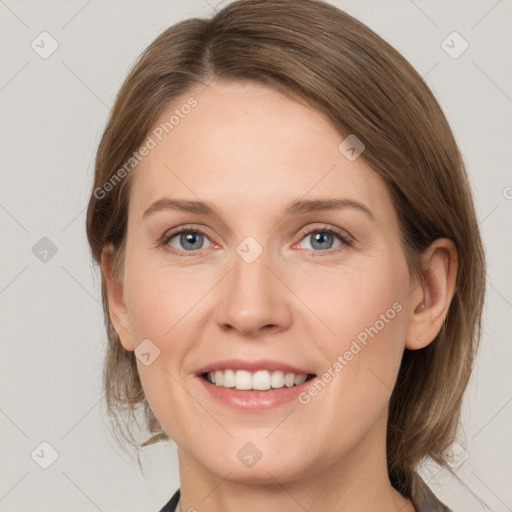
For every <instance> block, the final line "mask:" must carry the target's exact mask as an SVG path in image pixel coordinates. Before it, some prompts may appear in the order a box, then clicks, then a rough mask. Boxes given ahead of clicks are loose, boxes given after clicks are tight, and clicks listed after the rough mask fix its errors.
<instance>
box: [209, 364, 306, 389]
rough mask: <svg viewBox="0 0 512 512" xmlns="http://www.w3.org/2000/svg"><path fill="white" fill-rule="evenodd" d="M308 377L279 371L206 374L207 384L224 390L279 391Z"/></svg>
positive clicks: (229, 371) (234, 371) (231, 371)
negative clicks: (209, 383)
mask: <svg viewBox="0 0 512 512" xmlns="http://www.w3.org/2000/svg"><path fill="white" fill-rule="evenodd" d="M307 378H308V375H307V374H305V373H303V374H297V375H296V374H295V373H291V372H289V373H284V372H282V371H281V370H276V371H273V372H271V371H268V370H258V371H257V372H254V373H251V372H248V371H247V370H231V369H229V370H216V371H214V372H209V373H208V374H207V380H208V382H211V383H212V384H215V385H216V386H222V387H224V388H236V389H240V390H250V389H254V390H258V391H266V390H267V389H271V388H273V389H279V388H283V387H285V386H286V387H287V388H291V387H292V386H298V385H300V384H302V383H304V382H306V379H307Z"/></svg>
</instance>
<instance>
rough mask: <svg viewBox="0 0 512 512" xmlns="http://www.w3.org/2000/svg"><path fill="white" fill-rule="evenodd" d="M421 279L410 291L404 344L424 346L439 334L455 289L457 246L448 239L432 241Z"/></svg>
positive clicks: (414, 347)
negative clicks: (409, 306)
mask: <svg viewBox="0 0 512 512" xmlns="http://www.w3.org/2000/svg"><path fill="white" fill-rule="evenodd" d="M423 264H424V279H423V282H422V283H420V284H417V285H416V287H415V289H414V290H413V291H412V292H411V294H410V295H411V311H412V312H411V316H410V318H409V323H408V326H407V334H406V340H405V347H406V348H408V349H410V350H417V349H420V348H424V347H426V346H427V345H428V344H429V343H431V342H432V341H433V340H434V339H435V337H436V336H437V335H438V334H439V331H440V330H441V328H442V326H443V323H444V321H445V319H446V316H447V314H448V310H449V307H450V303H451V300H452V298H453V294H454V292H455V283H456V277H457V265H458V263H457V249H456V247H455V244H454V243H453V242H452V241H451V240H449V239H447V238H439V239H437V240H435V241H434V242H433V243H432V244H431V245H430V247H429V248H428V249H427V251H425V255H424V262H423Z"/></svg>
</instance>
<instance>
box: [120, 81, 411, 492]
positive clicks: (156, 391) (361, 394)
mask: <svg viewBox="0 0 512 512" xmlns="http://www.w3.org/2000/svg"><path fill="white" fill-rule="evenodd" d="M191 97H193V98H194V100H195V101H196V102H197V104H195V103H194V101H193V100H190V98H191ZM187 102H188V103H187ZM185 104H189V105H190V104H194V105H195V106H193V108H181V107H182V106H183V105H185ZM176 109H178V113H176V112H175V110H176ZM185 112H187V113H185ZM173 114H176V115H177V116H178V117H179V121H178V122H176V119H177V118H176V117H175V118H174V119H173V121H172V129H170V128H169V126H170V124H168V125H167V131H168V132H169V133H168V134H166V133H165V130H163V129H162V127H161V123H165V122H168V121H169V119H170V117H171V116H172V115H173ZM159 126H160V129H159V130H158V127H159ZM155 134H158V135H159V136H157V135H155ZM150 136H151V137H152V140H153V142H154V143H155V144H153V143H152V142H150V143H149V144H148V146H155V147H152V148H150V149H149V151H148V154H147V156H145V157H144V158H143V160H142V161H141V163H140V164H139V165H138V167H137V169H136V170H134V171H133V172H134V173H135V174H134V176H132V177H133V178H134V181H133V183H132V185H133V186H132V189H131V196H130V203H129V215H128V233H127V245H126V258H125V265H124V273H123V288H122V292H123V297H124V303H122V304H118V307H116V305H115V304H111V311H114V315H115V316H116V317H117V319H118V320H119V322H121V325H124V327H123V328H121V329H118V330H119V334H120V336H121V340H122V343H123V346H124V347H125V348H126V349H128V350H134V349H136V355H137V366H138V371H139V373H140V378H141V381H142V384H143V387H144V392H145V394H146V397H147V400H148V402H149V403H150V405H151V408H152V410H153V412H154V414H155V416H156V417H157V419H158V420H159V421H160V423H161V425H162V427H163V429H164V430H165V431H166V432H167V434H168V435H169V436H170V437H171V438H172V439H173V440H174V441H175V442H176V443H177V445H178V447H179V453H180V459H181V458H184V459H185V458H186V459H187V460H188V461H189V462H190V464H195V465H196V466H197V467H199V468H202V469H203V470H205V471H209V472H212V473H214V474H215V475H219V476H222V477H225V476H226V475H227V474H228V473H229V479H230V480H238V481H251V482H253V483H256V482H258V481H261V482H265V481H273V479H276V480H277V481H279V482H281V483H283V482H285V481H291V480H295V479H298V478H306V477H308V476H310V475H311V474H313V473H314V472H319V471H320V470H321V469H324V468H326V467H330V466H332V465H333V464H335V463H339V462H340V461H342V462H343V463H344V464H345V466H346V467H350V464H351V463H352V462H351V461H353V459H354V457H355V456H356V455H357V459H358V460H366V459H365V457H366V458H367V459H368V458H369V459H371V458H372V457H374V454H375V453H378V457H379V460H381V459H382V457H385V449H384V447H385V444H384V443H385V430H386V420H387V405H388V402H389V398H390V395H391V391H392V388H393V386H394V383H395V379H396V376H397V372H398V368H399V365H400V360H401V357H402V353H403V350H404V343H405V337H406V329H407V323H408V316H410V311H411V308H412V304H410V301H411V295H410V292H411V290H413V289H414V287H415V283H414V282H413V281H412V280H411V278H410V276H409V272H408V268H407V265H406V261H405V257H404V253H403V250H402V247H401V243H400V236H399V225H398V220H397V216H396V213H395V211H394V207H393V204H392V201H391V198H390V195H389V193H388V191H387V189H386V187H385V185H384V182H383V180H382V179H381V178H380V177H379V176H378V175H377V174H376V173H375V172H374V171H372V170H371V169H370V167H369V166H368V165H367V164H366V163H365V161H364V160H363V158H356V157H357V151H358V150H360V149H361V148H360V147H359V146H357V145H356V146H355V147H354V146H353V138H349V140H348V141H346V142H345V143H344V144H343V145H342V146H341V149H340V144H341V143H342V141H343V140H344V137H343V136H341V135H340V134H339V133H338V132H337V131H336V130H335V129H334V128H333V127H332V126H331V125H330V124H329V123H328V122H327V120H326V119H325V118H324V117H323V116H322V115H321V114H319V113H318V112H317V111H315V110H312V109H311V108H309V107H305V106H303V105H301V104H299V103H297V102H296V101H294V100H292V99H290V98H288V97H286V96H284V95H281V94H280V93H278V92H276V91H274V90H273V89H270V88H267V87H265V86H263V85H255V84H248V83H245V84H235V83H230V82H214V83H212V84H211V85H209V86H208V87H207V88H206V89H204V90H203V89H202V88H201V89H200V88H197V89H193V90H191V91H190V92H189V93H187V94H185V95H183V96H182V97H181V98H178V99H177V100H176V101H175V102H173V104H172V106H171V107H169V109H168V110H166V112H165V113H164V114H163V115H162V116H161V118H160V119H159V120H158V122H157V123H156V125H155V130H153V132H152V133H150ZM159 138H161V140H159ZM351 141H352V146H351V145H350V142H351ZM350 147H354V151H352V150H351V149H350ZM362 155H363V157H364V152H363V154H362ZM171 201H176V202H177V201H179V202H180V204H176V203H175V204H174V207H173V206H172V204H171ZM335 201H336V202H337V204H335ZM324 202H326V203H327V202H330V204H331V207H327V206H326V204H324ZM180 205H181V206H180ZM207 206H208V207H209V208H207ZM212 211H213V212H214V213H212ZM179 228H186V229H187V230H189V231H190V233H189V234H186V233H185V234H179V233H178V234H176V230H177V229H179ZM331 230H332V231H331ZM111 302H112V301H111ZM124 307H125V308H126V309H125V310H124V309H123V308H124ZM124 313H126V314H124ZM118 325H119V324H118ZM215 369H218V370H219V371H218V372H217V374H216V375H217V382H218V379H220V378H221V376H222V379H224V381H225V383H226V385H228V386H231V385H233V384H234V383H235V384H237V385H238V387H241V388H244V387H245V388H247V387H250V385H251V384H252V385H255V386H257V387H261V388H263V389H259V390H241V389H236V388H233V387H223V386H218V385H215V384H212V383H209V382H207V381H206V380H205V378H204V375H201V374H203V373H204V372H207V371H208V370H215ZM293 369H295V370H296V371H295V373H296V374H297V375H302V374H304V375H308V376H311V375H315V377H314V378H313V379H310V380H308V381H307V382H304V383H302V384H300V382H301V377H300V376H299V377H298V378H297V382H299V385H298V386H293V387H288V385H289V384H291V383H292V381H293V382H295V379H294V377H293V376H292V377H290V376H288V377H286V374H288V373H293ZM222 370H233V372H231V371H228V372H223V371H222ZM239 370H242V371H240V372H239ZM257 370H260V372H258V373H257V374H256V371H257ZM265 370H266V371H267V372H268V373H267V372H266V371H265ZM221 371H222V372H221ZM280 371H281V372H282V373H280ZM283 378H284V382H285V384H284V387H280V386H283ZM303 378H304V377H302V379H303ZM272 385H274V386H276V387H275V388H272V387H271V388H270V389H268V390H265V389H264V388H266V387H268V386H272ZM382 460H385V459H382Z"/></svg>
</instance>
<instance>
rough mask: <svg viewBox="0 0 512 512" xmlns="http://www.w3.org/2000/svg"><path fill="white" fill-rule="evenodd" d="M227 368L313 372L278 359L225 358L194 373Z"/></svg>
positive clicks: (199, 373) (307, 373) (301, 373)
mask: <svg viewBox="0 0 512 512" xmlns="http://www.w3.org/2000/svg"><path fill="white" fill-rule="evenodd" d="M228 369H231V370H247V371H248V372H255V371H258V370H271V371H277V370H281V371H283V372H287V373H295V375H303V374H306V375H309V374H313V372H310V371H308V370H304V369H302V368H298V367H296V366H292V365H290V364H287V363H282V362H280V361H273V360H271V359H256V360H254V361H244V360H242V359H225V360H224V361H216V362H214V363H210V364H207V365H206V366H203V367H202V368H199V370H197V372H196V374H197V375H202V374H203V373H209V372H214V371H216V370H228Z"/></svg>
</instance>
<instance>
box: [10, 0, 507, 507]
mask: <svg viewBox="0 0 512 512" xmlns="http://www.w3.org/2000/svg"><path fill="white" fill-rule="evenodd" d="M332 3H333V4H335V5H337V6H339V7H341V8H342V9H345V10H346V11H347V12H349V13H350V14H352V15H354V16H355V17H357V18H359V19H360V20H361V21H363V22H365V23H366V24H368V25H369V26H370V27H371V28H372V29H373V30H375V31H376V32H377V33H379V34H380V35H381V36H383V37H384V38H385V39H386V40H388V41H389V42H390V43H391V44H393V45H394V46H395V47H396V48H397V49H398V50H399V51H401V52H402V53H403V54H404V56H405V57H406V58H408V59H409V60H410V62H411V63H412V64H413V65H414V66H415V67H416V69H418V71H419V72H420V73H421V74H422V75H423V76H425V78H426V81H427V83H428V84H429V85H430V86H431V88H432V89H433V91H434V93H435V94H436V96H437V98H438V99H439V101H440V103H441V106H442V107H443V109H444V110H445V112H446V114H447V116H448V119H449V121H450V123H451V125H452V127H453V129H454V132H455V135H456V138H457V140H458V142H459V144H460V147H461V150H462V152H463V155H464V157H465V161H466V164H467V167H468V171H469V174H470V179H471V182H472V186H473V188H474V193H475V200H476V206H477V210H478V216H479V219H480V225H481V228H482V232H483V237H484V242H485V246H486V251H487V256H488V271H489V275H488V281H487V285H488V286H487V303H486V307H485V312H484V335H483V339H482V349H481V352H480V355H479V358H478V362H477V366H476V369H475V372H474V375H473V378H472V381H471V385H470V387H469V389H468V391H467V394H466V401H465V405H464V419H463V428H462V429H461V434H460V436H459V441H458V443H459V444H458V445H456V447H455V450H454V454H455V459H453V461H452V464H453V466H454V469H455V471H456V473H457V475H458V477H459V478H460V480H457V479H456V478H454V477H452V476H450V475H449V474H448V473H447V472H446V471H439V468H436V467H435V466H433V465H431V464H427V465H426V466H425V468H424V475H425V478H426V480H427V481H428V482H430V484H431V485H432V487H433V488H434V489H435V491H436V492H437V493H438V495H439V496H440V497H441V498H442V499H443V500H444V501H445V502H446V503H447V504H448V505H450V506H451V507H452V508H453V510H454V511H455V512H458V511H461V512H462V511H464V512H472V511H479V510H485V506H484V505H483V504H482V503H481V502H480V501H479V498H480V499H481V500H483V501H484V502H485V503H486V504H487V505H488V507H489V509H490V510H493V511H496V512H500V511H508V510H512V488H511V486H510V481H511V476H512V469H511V459H512V457H511V455H512V447H511V436H510V432H511V425H512V403H511V402H512V379H511V378H510V368H511V361H512V357H511V356H512V344H511V343H510V340H511V332H512V322H511V321H510V320H511V317H512V315H511V313H512V286H511V285H512V275H511V269H512V266H511V265H510V261H511V260H512V257H511V256H512V250H511V242H510V238H511V236H510V235H511V229H510V228H511V210H512V200H511V198H512V188H510V187H512V175H511V172H510V164H511V152H510V146H511V142H512V139H511V132H512V123H511V110H512V73H511V66H510V62H511V60H510V57H511V53H512V52H511V40H512V36H511V31H510V27H511V26H512V25H511V20H512V2H511V1H510V0H508V1H507V0H501V1H495V0H492V1H491V0H479V1H463V0H458V1H454V0H451V1H426V0H415V1H412V0H396V1H391V0H387V1H382V0H380V1H370V0H364V1H361V0H360V1H355V0H354V1H348V0H339V1H336V2H334V1H333V2H332ZM214 7H215V2H214V1H213V0H209V3H207V2H206V1H205V0H188V1H184V0H183V1H157V0H151V1H148V2H142V1H139V2H137V1H133V0H130V1H127V0H123V1H120V0H118V1H113V0H109V1H102V2H100V1H99V0H89V1H85V0H81V1H75V0H73V1H70V0H66V1H64V0H62V1H55V0H53V1H46V2H36V1H21V0H0V41H1V46H0V48H1V49H0V52H1V59H0V105H1V114H0V120H1V122H0V130H1V134H0V141H1V148H0V165H1V177H0V180H1V181H0V227H1V228H0V229H1V241H2V243H1V245H0V247H1V252H0V255H1V256H0V257H1V267H0V268H1V273H0V308H1V309H0V311H1V317H0V318H1V320H0V333H1V345H0V450H1V451H0V511H10V512H14V511H27V510H38V511H41V512H44V511H52V512H58V511H69V510H73V511H75V512H79V511H97V510H100V511H105V512H106V511H115V510H121V509H122V510H125V511H140V510H148V511H149V510H155V511H156V510H159V508H160V507H161V506H162V505H163V504H164V503H165V502H166V501H167V500H168V499H169V498H170V496H171V494H172V493H173V492H174V491H175V490H176V488H177V487H178V485H179V479H178V466H177V459H176V447H175V445H174V444H173V443H172V442H170V443H167V444H165V445H164V444H160V445H158V446H156V447H150V448H148V449H146V450H145V452H144V453H143V456H142V460H143V462H144V473H142V474H141V473H140V472H139V471H138V469H137V467H136V465H135V462H134V461H133V460H130V459H129V457H128V456H127V455H125V454H124V453H123V452H120V451H119V449H117V448H116V447H115V445H113V443H112V442H111V441H110V440H109V438H108V434H107V432H106V429H105V427H104V426H103V424H102V417H101V407H100V401H101V398H102V390H101V386H100V377H101V367H102V357H103V352H104V347H105V340H106V335H105V333H104V328H103V319H102V313H101V307H100V280H99V272H98V270H97V269H95V268H94V266H93V265H92V263H91V260H90V258H89V249H88V246H87V243H86V238H85V229H84V222H85V208H86V204H87V199H88V194H89V193H90V187H91V183H92V173H93V162H94V155H95V150H96V147H97V144H98V142H99V138H100V135H101V131H102V129H103V127H104V125H105V122H106V119H107V115H108V113H109V106H111V105H112V102H113V99H114V96H115V94H116V92H117V90H118V88H119V86H120V85H121V83H122V80H123V79H124V77H125V75H126V73H127V72H128V70H129V68H130V66H131V64H132V63H133V61H134V60H135V58H136V57H137V56H138V55H139V53H140V52H141V51H142V50H143V49H144V48H145V47H146V46H147V45H148V44H149V43H150V42H151V41H152V40H153V39H154V38H155V37H156V36H157V35H158V34H159V33H160V32H161V31H162V30H164V29H165V28H166V27H168V26H170V25H172V24H173V23H175V22H177V21H179V20H181V19H184V18H186V17H191V16H200V17H202V16H207V15H209V14H210V13H211V11H212V9H213V8H214ZM43 31H47V32H48V33H50V34H51V36H52V38H54V39H55V40H56V41H57V43H58V49H57V50H56V51H55V52H54V53H53V54H52V55H50V56H49V57H48V58H46V59H43V58H42V57H41V56H40V55H39V54H38V53H36V51H34V50H33V49H32V47H31V43H32V42H33V41H34V40H35V41H36V43H37V42H38V41H39V45H40V46H42V45H43V43H41V42H40V38H39V39H38V36H39V34H40V33H41V32H43ZM453 31H457V32H458V33H460V35H461V36H462V37H463V38H464V39H465V40H466V41H467V42H468V44H469V47H468V49H467V50H466V51H465V52H464V53H462V54H461V55H460V56H459V57H458V58H456V59H454V58H452V57H451V56H449V55H448V54H447V53H446V51H445V50H444V49H443V47H442V46H441V43H442V41H443V40H445V39H446V38H447V36H449V34H451V33H452V32H453ZM446 44H448V45H450V46H452V47H453V48H452V50H451V51H452V53H453V51H456V50H460V49H461V48H462V46H461V44H462V43H461V41H460V40H457V39H455V40H454V39H453V37H452V39H448V43H445V45H446ZM44 47H45V48H46V50H48V49H49V48H50V46H49V40H46V43H44ZM43 237H47V238H48V239H49V240H50V241H51V244H50V245H49V242H48V241H47V240H43V241H41V239H42V238H43ZM34 246H35V249H34ZM52 247H53V251H54V252H55V250H56V253H55V254H53V253H52ZM45 248H46V249H48V250H49V252H48V253H47V254H45V253H44V252H41V251H42V250H44V249H45ZM41 258H43V260H44V259H46V261H41ZM42 442H47V443H49V444H50V445H51V446H52V447H53V449H54V450H56V452H57V453H58V457H57V459H56V460H55V461H54V462H53V464H51V465H50V466H49V467H48V468H47V469H43V468H42V467H40V464H44V463H45V462H46V463H47V464H48V463H49V462H51V459H50V458H49V457H50V456H51V448H49V447H47V446H46V445H43V446H40V444H41V443H42ZM41 450H42V451H41ZM34 451H35V452H34ZM31 454H34V455H33V456H31ZM37 454H39V457H38V456H37Z"/></svg>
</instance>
